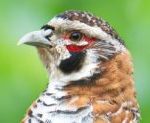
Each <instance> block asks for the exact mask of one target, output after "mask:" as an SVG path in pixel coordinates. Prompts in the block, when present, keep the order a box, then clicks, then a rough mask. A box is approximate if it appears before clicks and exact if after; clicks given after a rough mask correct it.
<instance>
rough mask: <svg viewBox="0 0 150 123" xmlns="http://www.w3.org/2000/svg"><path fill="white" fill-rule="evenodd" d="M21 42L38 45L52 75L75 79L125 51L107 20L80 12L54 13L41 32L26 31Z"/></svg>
mask: <svg viewBox="0 0 150 123" xmlns="http://www.w3.org/2000/svg"><path fill="white" fill-rule="evenodd" d="M19 44H28V45H33V46H36V47H37V49H38V52H39V54H40V57H41V59H42V61H43V62H44V64H45V66H46V68H47V69H48V71H49V73H50V74H51V75H52V76H56V75H55V74H57V77H58V75H59V74H60V76H59V77H60V78H63V77H62V76H65V75H67V76H68V77H69V78H70V79H71V80H72V81H75V80H79V79H83V78H86V77H88V78H89V77H91V76H93V75H94V74H97V73H100V72H101V69H100V66H101V65H100V63H101V62H104V61H107V60H109V59H111V58H112V57H113V56H115V54H117V53H120V52H122V51H124V50H125V47H124V45H123V43H122V41H121V39H120V38H119V36H118V35H117V33H116V32H115V31H114V30H113V28H112V27H110V26H109V24H108V23H107V22H105V21H104V20H102V19H100V18H97V17H95V16H93V15H91V14H89V13H87V12H81V11H66V12H64V13H61V14H59V15H57V16H55V17H54V18H53V19H51V20H50V21H49V22H48V23H47V24H46V25H44V26H43V27H42V28H41V29H40V30H39V31H34V32H31V33H28V34H26V35H25V36H24V37H23V38H21V40H20V42H19ZM54 71H55V72H54ZM64 79H66V78H65V77H64Z"/></svg>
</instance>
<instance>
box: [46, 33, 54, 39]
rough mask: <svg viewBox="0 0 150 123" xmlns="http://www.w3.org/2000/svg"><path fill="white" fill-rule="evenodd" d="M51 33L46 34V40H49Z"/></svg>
mask: <svg viewBox="0 0 150 123" xmlns="http://www.w3.org/2000/svg"><path fill="white" fill-rule="evenodd" d="M52 35H53V33H50V34H49V35H46V36H45V38H46V39H47V40H49V41H51V40H50V37H51V36H52Z"/></svg>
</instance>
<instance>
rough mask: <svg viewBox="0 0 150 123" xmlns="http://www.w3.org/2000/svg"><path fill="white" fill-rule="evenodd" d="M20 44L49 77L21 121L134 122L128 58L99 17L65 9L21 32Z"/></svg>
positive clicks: (137, 113)
mask: <svg viewBox="0 0 150 123" xmlns="http://www.w3.org/2000/svg"><path fill="white" fill-rule="evenodd" d="M21 44H27V45H31V46H34V47H35V48H36V49H37V52H38V54H39V57H40V59H41V61H42V63H43V65H44V67H45V68H46V70H47V73H48V76H49V81H48V85H47V87H46V89H45V90H44V91H43V92H42V93H41V94H40V96H39V97H38V98H37V99H36V100H35V101H34V102H33V104H32V105H31V106H30V107H29V109H28V110H27V112H26V114H25V116H24V118H23V120H22V121H21V122H22V123H138V122H139V121H140V111H139V104H138V101H137V97H136V89H135V83H134V77H133V72H134V70H133V62H132V57H131V55H130V52H129V50H128V48H127V46H126V45H125V42H124V41H123V40H122V39H121V38H120V36H119V34H118V33H117V32H116V31H115V30H114V29H113V27H111V26H110V24H109V23H108V22H106V21H105V20H103V19H102V18H100V17H97V16H95V15H93V14H91V13H89V12H86V11H80V10H67V11H65V12H62V13H59V14H58V15H56V16H54V17H53V18H52V19H51V20H50V21H49V22H48V23H47V24H45V25H44V26H42V27H41V28H40V29H39V30H38V31H33V32H30V33H27V34H25V35H24V36H23V37H22V38H21V39H20V40H19V42H18V45H21Z"/></svg>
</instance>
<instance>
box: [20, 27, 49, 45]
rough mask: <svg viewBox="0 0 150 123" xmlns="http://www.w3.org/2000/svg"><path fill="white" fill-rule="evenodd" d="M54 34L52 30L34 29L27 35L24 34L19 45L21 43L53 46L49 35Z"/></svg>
mask: <svg viewBox="0 0 150 123" xmlns="http://www.w3.org/2000/svg"><path fill="white" fill-rule="evenodd" d="M51 35H52V30H51V29H48V30H43V29H42V30H39V31H33V32H30V33H27V34H26V35H25V36H23V37H22V38H21V39H20V40H19V42H18V45H21V44H27V45H32V46H51V45H52V44H51V41H50V39H49V37H50V36H51Z"/></svg>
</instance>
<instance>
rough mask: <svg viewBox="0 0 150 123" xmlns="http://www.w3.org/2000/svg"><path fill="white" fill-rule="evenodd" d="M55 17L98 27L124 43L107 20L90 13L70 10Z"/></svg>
mask: <svg viewBox="0 0 150 123" xmlns="http://www.w3.org/2000/svg"><path fill="white" fill-rule="evenodd" d="M57 17H58V18H63V19H67V20H71V21H74V20H77V21H80V22H82V23H85V24H87V25H89V26H92V27H94V26H96V27H100V28H101V29H102V30H103V31H105V32H106V33H107V34H109V35H111V36H112V38H115V39H117V40H119V41H120V42H121V43H122V44H124V43H123V40H122V39H121V38H120V37H119V35H118V34H117V32H116V31H115V30H114V29H113V28H112V27H111V26H110V25H109V23H108V22H106V21H104V20H103V19H102V18H99V17H95V16H94V15H93V14H91V13H88V12H82V11H75V10H72V11H65V12H64V13H61V14H59V15H57Z"/></svg>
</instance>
